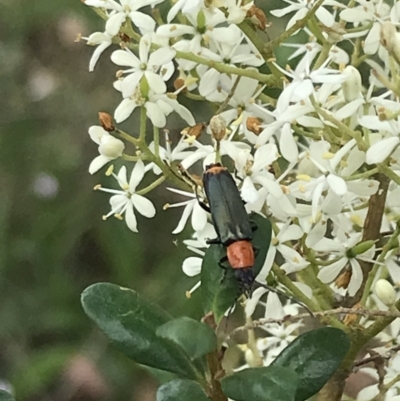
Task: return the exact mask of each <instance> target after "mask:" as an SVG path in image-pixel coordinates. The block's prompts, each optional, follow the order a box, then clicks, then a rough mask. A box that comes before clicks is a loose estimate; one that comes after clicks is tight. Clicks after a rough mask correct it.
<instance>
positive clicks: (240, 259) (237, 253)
mask: <svg viewBox="0 0 400 401" xmlns="http://www.w3.org/2000/svg"><path fill="white" fill-rule="evenodd" d="M226 254H227V257H228V261H229V264H230V265H231V266H232V268H233V269H251V268H252V267H253V265H254V250H253V246H252V245H251V242H250V241H247V240H243V241H235V242H232V244H230V245H229V246H228V247H227V249H226Z"/></svg>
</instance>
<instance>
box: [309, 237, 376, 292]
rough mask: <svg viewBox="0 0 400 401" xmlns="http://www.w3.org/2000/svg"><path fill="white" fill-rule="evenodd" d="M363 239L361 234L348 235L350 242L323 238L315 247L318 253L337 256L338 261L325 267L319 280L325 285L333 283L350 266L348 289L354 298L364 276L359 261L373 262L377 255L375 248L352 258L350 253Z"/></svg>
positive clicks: (319, 275) (320, 272) (320, 273)
mask: <svg viewBox="0 0 400 401" xmlns="http://www.w3.org/2000/svg"><path fill="white" fill-rule="evenodd" d="M360 239H361V235H360V234H359V233H352V234H349V235H348V240H343V241H340V242H339V241H338V240H335V239H329V238H323V239H322V240H321V241H319V242H318V243H316V244H315V245H314V246H313V249H314V250H315V251H317V252H323V253H326V254H328V255H330V256H336V258H337V260H336V261H335V262H333V263H332V264H330V265H328V266H324V267H323V268H322V269H321V270H320V271H319V273H318V278H319V279H320V280H321V281H322V282H323V283H331V282H332V281H333V280H335V278H336V277H337V276H338V275H339V274H340V273H341V272H342V270H343V269H344V268H345V267H346V265H348V264H350V267H351V279H350V282H349V285H348V288H347V291H348V293H349V295H350V296H354V295H355V294H356V292H357V291H358V289H359V288H360V286H361V283H362V279H363V274H362V270H361V266H360V263H359V261H358V260H357V259H359V260H363V261H367V262H370V263H371V262H372V263H374V261H373V260H372V259H373V257H374V255H375V246H372V247H371V248H369V249H368V250H366V251H365V252H363V253H361V254H358V255H355V256H352V255H351V254H349V251H350V249H351V248H352V247H354V246H355V245H356V244H357V243H358V242H359V241H360Z"/></svg>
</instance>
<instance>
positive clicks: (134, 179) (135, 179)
mask: <svg viewBox="0 0 400 401" xmlns="http://www.w3.org/2000/svg"><path fill="white" fill-rule="evenodd" d="M144 173H145V168H144V163H143V162H142V160H140V159H139V160H138V161H137V162H136V164H135V167H134V168H133V170H132V173H131V178H130V180H129V191H130V192H132V193H133V192H135V191H136V187H137V186H138V184H139V182H140V181H142V179H143V177H144Z"/></svg>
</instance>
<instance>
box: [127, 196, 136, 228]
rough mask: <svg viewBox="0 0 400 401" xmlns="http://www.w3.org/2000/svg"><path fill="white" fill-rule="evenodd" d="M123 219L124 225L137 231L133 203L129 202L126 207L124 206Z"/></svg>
mask: <svg viewBox="0 0 400 401" xmlns="http://www.w3.org/2000/svg"><path fill="white" fill-rule="evenodd" d="M125 221H126V225H127V226H128V228H129V229H130V230H131V231H133V232H135V233H137V232H138V229H137V221H136V216H135V213H134V211H133V205H132V203H131V202H129V204H128V206H127V208H126V212H125Z"/></svg>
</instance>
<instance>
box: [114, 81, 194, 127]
mask: <svg viewBox="0 0 400 401" xmlns="http://www.w3.org/2000/svg"><path fill="white" fill-rule="evenodd" d="M122 82H123V81H122ZM114 87H115V89H117V90H119V91H121V90H122V89H121V81H117V82H116V83H114ZM138 106H144V107H145V108H146V114H147V117H148V118H149V119H150V120H151V122H152V124H153V125H154V126H156V127H158V128H163V127H165V125H166V123H167V119H166V117H167V116H169V115H170V114H171V113H172V112H173V111H175V112H176V113H178V114H179V115H180V116H181V117H182V118H183V119H184V120H185V121H186V122H187V123H188V124H189V125H190V126H193V125H196V121H195V120H194V118H193V115H192V113H191V112H190V111H189V110H188V109H187V108H186V107H185V106H182V105H181V104H179V102H178V101H177V100H176V99H173V98H171V97H169V96H168V95H167V94H156V93H154V92H153V91H151V90H150V91H149V93H148V98H147V99H145V98H143V97H142V95H141V93H140V90H139V87H138V88H136V91H135V93H134V94H133V95H132V96H130V97H129V98H125V99H123V100H122V102H121V103H120V104H119V106H118V107H117V108H116V109H115V112H114V118H115V121H116V122H117V123H121V122H123V121H125V120H126V119H127V118H128V117H129V116H130V115H131V114H132V112H133V110H135V109H136V107H138Z"/></svg>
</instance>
